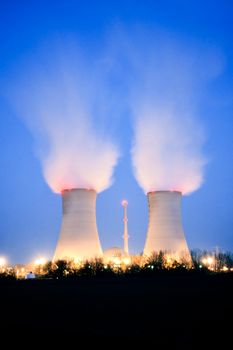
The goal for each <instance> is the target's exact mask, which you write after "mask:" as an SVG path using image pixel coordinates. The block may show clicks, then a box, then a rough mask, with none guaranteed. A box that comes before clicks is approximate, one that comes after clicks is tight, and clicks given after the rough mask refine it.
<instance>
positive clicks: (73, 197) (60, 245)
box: [53, 189, 103, 261]
mask: <svg viewBox="0 0 233 350" xmlns="http://www.w3.org/2000/svg"><path fill="white" fill-rule="evenodd" d="M102 254H103V253H102V249H101V245H100V240H99V235H98V230H97V224H96V192H95V191H94V190H86V189H70V190H64V191H62V225H61V231H60V236H59V239H58V242H57V247H56V251H55V254H54V258H53V260H54V261H56V260H59V259H68V260H70V259H75V260H84V259H92V258H95V257H100V256H102Z"/></svg>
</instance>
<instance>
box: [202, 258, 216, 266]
mask: <svg viewBox="0 0 233 350" xmlns="http://www.w3.org/2000/svg"><path fill="white" fill-rule="evenodd" d="M202 263H203V264H204V265H212V264H213V263H214V258H213V257H211V256H207V257H206V258H204V259H202Z"/></svg>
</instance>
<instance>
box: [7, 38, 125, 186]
mask: <svg viewBox="0 0 233 350" xmlns="http://www.w3.org/2000/svg"><path fill="white" fill-rule="evenodd" d="M64 53H65V54H64ZM31 62H33V64H32V63H30V62H29V61H28V60H27V62H26V63H25V65H26V66H27V67H26V68H23V69H22V71H23V74H22V77H21V78H20V79H18V83H17V84H16V85H17V91H16V93H15V94H14V101H13V102H14V104H15V105H16V106H17V110H18V114H19V115H20V116H21V117H23V119H24V121H25V122H26V124H27V125H28V126H29V127H30V129H31V131H32V133H33V135H34V137H35V140H36V144H37V145H36V148H37V153H38V156H39V158H40V160H41V163H42V168H43V174H44V177H45V179H46V181H47V183H48V185H49V186H50V187H51V189H52V190H53V191H54V192H60V191H62V190H63V189H69V188H88V189H94V190H96V191H97V192H100V191H103V190H104V189H106V188H107V187H108V186H110V184H111V181H112V180H111V179H112V173H113V168H114V166H115V165H116V162H117V158H118V150H117V147H116V146H115V145H114V144H113V143H112V142H111V141H110V140H109V139H108V137H106V133H105V132H104V130H103V129H101V127H100V125H101V123H102V122H103V120H102V119H103V115H101V116H100V113H99V111H100V109H101V108H99V109H98V100H99V99H100V97H101V99H102V98H103V97H102V96H100V93H101V91H102V89H101V86H100V85H101V82H100V79H99V77H100V74H101V72H100V71H99V70H100V66H99V67H98V60H96V58H94V57H93V59H92V60H90V59H88V58H87V57H85V58H84V57H82V56H81V55H80V52H79V51H78V50H77V49H76V48H74V46H73V45H62V46H61V47H59V49H57V47H56V46H55V48H54V47H53V49H51V44H50V45H48V47H46V49H44V50H42V53H41V52H39V53H37V55H36V56H35V57H34V58H33V60H31ZM35 62H37V63H35ZM38 62H40V64H39V63H38ZM96 62H97V63H96ZM11 93H12V91H11ZM105 110H106V109H105ZM100 117H101V121H100ZM105 117H106V115H105V116H104V118H105ZM98 118H99V119H98ZM102 124H103V123H102Z"/></svg>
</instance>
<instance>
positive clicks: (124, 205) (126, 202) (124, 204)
mask: <svg viewBox="0 0 233 350" xmlns="http://www.w3.org/2000/svg"><path fill="white" fill-rule="evenodd" d="M121 205H123V207H126V206H127V205H128V201H127V200H126V199H123V200H122V202H121Z"/></svg>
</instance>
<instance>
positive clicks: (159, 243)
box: [143, 191, 191, 260]
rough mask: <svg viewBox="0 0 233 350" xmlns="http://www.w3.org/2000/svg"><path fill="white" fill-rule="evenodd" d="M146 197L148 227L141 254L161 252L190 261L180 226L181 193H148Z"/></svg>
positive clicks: (148, 254)
mask: <svg viewBox="0 0 233 350" xmlns="http://www.w3.org/2000/svg"><path fill="white" fill-rule="evenodd" d="M147 197H148V205H149V225H148V231H147V237H146V243H145V247H144V252H143V254H144V255H145V256H150V255H151V254H152V253H153V252H156V253H158V252H159V251H163V252H167V253H170V254H172V255H173V256H175V257H176V258H180V257H184V258H185V259H186V260H191V256H190V252H189V249H188V246H187V243H186V239H185V235H184V231H183V226H182V218H181V198H182V194H181V192H177V191H156V192H149V193H148V194H147Z"/></svg>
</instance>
